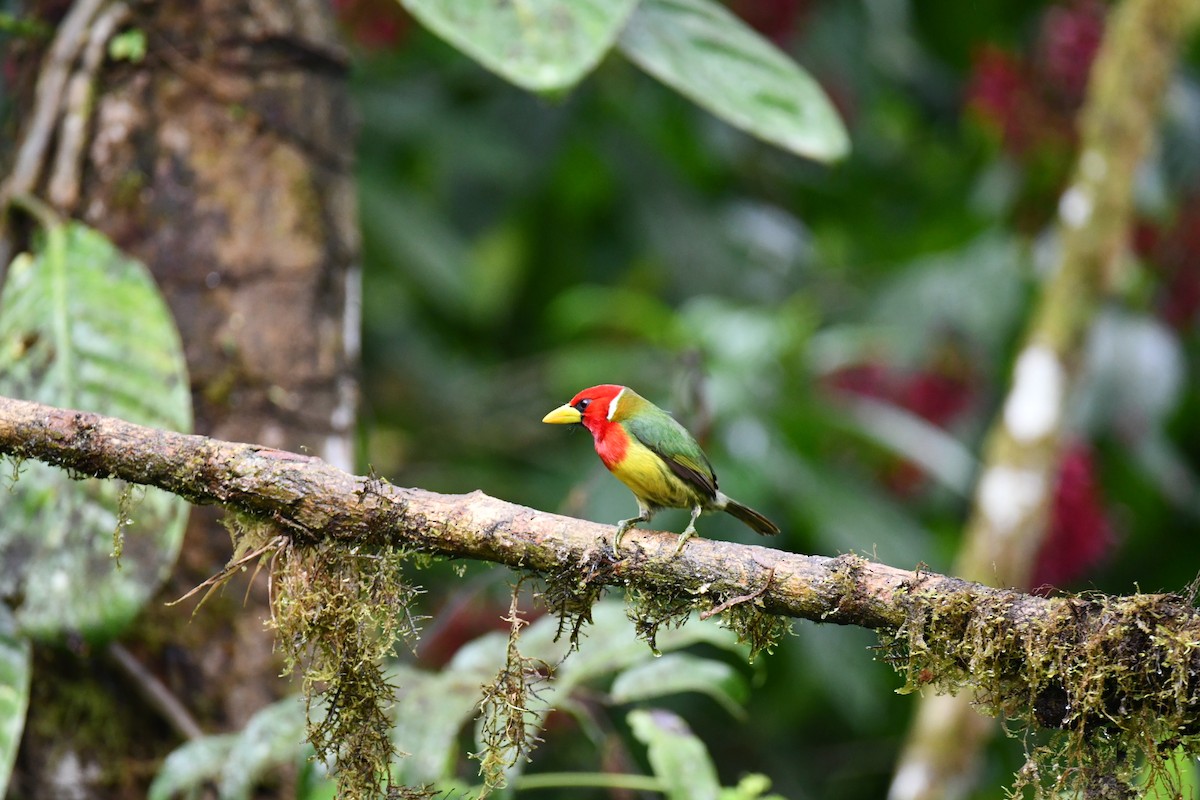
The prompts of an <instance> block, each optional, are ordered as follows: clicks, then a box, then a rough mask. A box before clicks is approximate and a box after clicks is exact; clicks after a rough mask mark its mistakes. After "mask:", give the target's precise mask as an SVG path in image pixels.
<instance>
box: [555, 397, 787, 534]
mask: <svg viewBox="0 0 1200 800" xmlns="http://www.w3.org/2000/svg"><path fill="white" fill-rule="evenodd" d="M542 422H547V423H550V424H555V425H571V424H579V425H582V426H583V427H585V428H587V430H588V431H589V432H590V433H591V434H592V438H593V439H594V440H595V445H596V454H597V455H598V456H600V460H601V461H602V462H603V463H604V466H606V467H608V470H609V472H611V473H612V474H613V475H614V476H616V477H617V479H618V480H620V481H621V482H622V483H624V484H625V485H626V486H627V487H629V489H630V490H631V491H632V492H633V496H634V497H635V498H636V499H637V504H638V515H637V516H636V517H630V518H629V519H623V520H621V521H620V522H618V523H617V533H616V536H614V537H613V552H615V553H620V549H621V537H622V536H624V535H625V532H626V531H628V530H629V529H630V528H631V527H633V526H634V525H636V524H637V523H639V522H649V521H650V520H651V518H652V517H653V516H654V515H655V513H657V512H658V511H659V510H660V509H664V508H687V509H691V512H692V519H691V521H690V522H689V523H688V526H687V528H685V529H684V531H683V533H682V534H680V536H679V543H678V545H676V547H675V555H679V554H680V553H681V552H683V547H684V545H685V544H687V541H688V539H690V538H691V537H693V536H695V535H696V518H697V517H699V516H700V513H701V512H703V511H724V512H725V513H726V514H730V515H732V516H734V517H737V518H738V519H739V520H741V521H742V522H744V523H745V524H746V525H748V526H750V527H751V528H752V529H754V531H756V532H757V533H761V534H763V535H764V536H773V535H775V534H777V533H779V526H778V525H776V524H775V523H774V522H771V520H769V519H767V518H766V517H764V516H763V515H762V514H760V513H758V512H757V511H755V510H754V509H752V508H750V507H749V506H745V505H742V504H741V503H739V502H737V501H736V500H733V499H732V498H730V497H729V496H728V495H726V494H725V493H724V492H722V491H721V490H720V489H718V488H717V475H716V473H715V472H713V468H712V464H711V463H710V462H709V460H708V456H706V455H705V454H704V451H703V450H702V449H701V448H700V444H699V443H698V442H697V441H696V439H695V438H694V437H693V436H692V435H691V434H690V433H688V431H687V429H686V428H684V427H683V426H682V425H680V424H679V423H678V422H677V421H676V420H675V418H674V417H672V416H671V415H670V414H669V413H667V412H666V411H664V410H662V409H661V408H659V407H658V406H656V405H654V403H651V402H650V401H649V400H647V399H646V398H644V397H642V396H641V395H640V394H638V393H637V392H635V391H634V390H633V389H630V388H629V387H628V386H618V385H616V384H611V383H605V384H601V385H599V386H592V387H590V388H588V389H584V390H583V391H581V392H580V393H579V394H577V395H575V396H574V397H572V398H571V401H570V402H569V403H566V404H565V405H562V406H559V407H558V408H556V409H554V410H553V411H551V412H550V413H549V414H547V415H546V416H545V417H543V418H542Z"/></svg>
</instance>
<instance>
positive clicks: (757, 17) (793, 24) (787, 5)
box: [730, 0, 809, 44]
mask: <svg viewBox="0 0 1200 800" xmlns="http://www.w3.org/2000/svg"><path fill="white" fill-rule="evenodd" d="M808 5H809V0H733V2H732V3H730V10H731V11H733V13H735V14H737V15H738V16H739V17H741V18H742V19H743V20H744V21H745V22H746V24H747V25H749V26H750V27H752V28H754V29H755V30H756V31H758V32H759V33H761V34H762V35H763V36H766V37H767V38H768V39H770V40H771V41H773V42H775V43H776V44H783V43H784V42H786V41H787V40H788V39H790V38H791V37H792V34H794V33H795V32H796V28H797V27H798V23H799V21H800V18H801V16H803V14H804V12H805V11H807V10H808Z"/></svg>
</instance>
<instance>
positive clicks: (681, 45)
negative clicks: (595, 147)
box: [620, 0, 850, 161]
mask: <svg viewBox="0 0 1200 800" xmlns="http://www.w3.org/2000/svg"><path fill="white" fill-rule="evenodd" d="M620 46H621V49H622V51H624V53H625V55H627V56H628V57H629V58H630V60H632V61H633V62H634V63H635V64H637V65H638V66H639V67H641V68H642V69H644V70H645V71H646V72H648V73H650V74H651V75H653V76H654V77H655V78H657V79H658V80H660V81H662V82H663V83H665V84H667V85H668V86H670V87H672V88H673V89H675V90H676V91H678V92H680V93H681V94H683V95H685V96H687V97H688V98H690V99H691V100H692V101H694V102H696V103H698V104H699V105H701V106H702V107H704V108H706V109H708V110H709V111H711V112H712V113H713V114H715V115H717V116H718V117H720V118H721V119H723V120H725V121H726V122H728V123H729V124H731V125H733V126H735V127H738V128H741V129H742V130H744V131H746V132H748V133H751V134H753V135H754V136H757V137H759V138H760V139H763V140H765V141H768V142H771V143H773V144H776V145H779V146H780V147H782V148H784V149H785V150H790V151H791V152H793V153H796V154H798V155H802V156H807V157H808V158H812V159H815V160H817V161H835V160H837V159H839V158H842V157H843V156H845V155H846V153H847V152H849V149H850V140H849V137H848V136H847V134H846V129H845V127H844V126H843V125H842V121H841V119H840V118H839V117H838V115H837V112H836V111H835V110H834V108H833V104H832V103H831V102H830V101H829V99H828V98H827V97H826V96H825V93H824V92H823V91H822V90H821V87H820V86H819V85H818V84H817V82H816V81H815V80H813V78H812V77H811V76H810V75H809V74H808V73H807V72H805V71H804V70H803V69H801V68H800V66H799V65H798V64H796V63H795V62H794V61H792V60H791V59H790V58H788V57H787V56H786V55H784V54H783V53H781V52H780V51H779V50H778V49H777V48H775V46H774V45H772V44H771V43H770V42H768V41H767V40H765V39H763V38H762V37H761V36H759V35H758V34H757V33H755V32H754V31H753V30H752V29H751V28H750V27H749V26H747V25H746V24H745V23H744V22H742V21H741V20H740V19H738V18H737V17H736V16H734V15H733V14H732V13H731V12H729V11H728V10H726V9H725V8H724V7H722V6H720V5H719V4H717V3H715V2H710V0H643V2H642V3H641V4H639V5H638V9H637V11H636V12H635V13H634V14H633V16H632V17H631V18H630V20H629V24H628V25H627V26H626V27H625V30H624V32H623V33H622V34H621V40H620Z"/></svg>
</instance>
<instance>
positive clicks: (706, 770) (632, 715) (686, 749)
mask: <svg viewBox="0 0 1200 800" xmlns="http://www.w3.org/2000/svg"><path fill="white" fill-rule="evenodd" d="M628 719H629V727H630V729H631V730H632V731H633V735H634V736H636V737H637V738H638V739H639V740H640V741H642V742H643V743H644V744H645V745H646V754H647V756H648V758H649V760H650V768H651V769H653V770H654V775H655V777H656V778H658V779H659V780H661V781H662V782H663V784H664V785H665V787H666V795H667V797H668V798H669V800H717V797H718V795H719V794H720V792H721V784H720V782H719V781H718V780H717V768H716V767H714V766H713V763H712V759H711V758H709V755H708V749H707V748H706V747H705V746H704V742H702V741H700V739H699V738H698V737H697V736H696V735H695V734H694V733H692V731H691V729H690V728H688V726H687V723H686V722H684V721H683V719H682V718H681V717H679V716H676V715H675V714H672V713H671V712H670V711H663V710H661V709H653V710H648V711H647V710H641V709H638V710H637V711H631V712H629V717H628Z"/></svg>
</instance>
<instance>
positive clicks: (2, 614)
mask: <svg viewBox="0 0 1200 800" xmlns="http://www.w3.org/2000/svg"><path fill="white" fill-rule="evenodd" d="M29 674H30V672H29V640H28V639H26V638H25V637H23V636H21V635H20V634H19V633H18V632H17V628H16V621H15V620H14V619H13V616H12V612H11V611H9V609H8V606H7V605H5V604H4V603H0V797H3V796H5V790H6V789H7V787H8V779H9V777H10V775H11V774H12V767H13V761H14V760H15V759H16V757H17V748H18V747H20V744H21V731H22V730H23V729H24V727H25V710H26V709H27V708H29Z"/></svg>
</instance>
